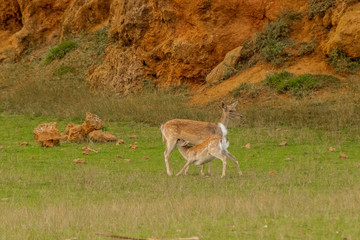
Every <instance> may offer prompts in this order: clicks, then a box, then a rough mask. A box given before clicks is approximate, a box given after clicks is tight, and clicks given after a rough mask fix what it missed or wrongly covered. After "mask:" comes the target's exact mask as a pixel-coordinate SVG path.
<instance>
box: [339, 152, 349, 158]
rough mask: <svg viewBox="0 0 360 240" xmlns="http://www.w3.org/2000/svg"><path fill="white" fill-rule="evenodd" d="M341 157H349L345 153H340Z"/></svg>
mask: <svg viewBox="0 0 360 240" xmlns="http://www.w3.org/2000/svg"><path fill="white" fill-rule="evenodd" d="M339 158H342V159H348V158H349V157H348V155H346V154H345V153H340V155H339Z"/></svg>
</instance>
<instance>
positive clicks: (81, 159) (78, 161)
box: [73, 158, 86, 164]
mask: <svg viewBox="0 0 360 240" xmlns="http://www.w3.org/2000/svg"><path fill="white" fill-rule="evenodd" d="M73 162H74V163H77V164H79V163H80V164H81V163H85V162H86V161H85V159H83V158H76V159H74V160H73Z"/></svg>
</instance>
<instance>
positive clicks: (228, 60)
mask: <svg viewBox="0 0 360 240" xmlns="http://www.w3.org/2000/svg"><path fill="white" fill-rule="evenodd" d="M241 49H242V46H240V47H237V48H235V49H233V50H231V51H230V52H228V53H227V54H226V55H225V58H224V60H223V61H222V62H221V63H219V64H218V65H217V66H216V67H215V68H214V69H213V70H211V72H210V73H209V74H208V75H207V76H206V78H205V81H206V82H207V83H209V84H216V83H218V82H221V81H223V80H226V79H225V78H229V77H230V75H232V74H233V73H235V71H236V64H237V63H238V60H239V58H240V52H241Z"/></svg>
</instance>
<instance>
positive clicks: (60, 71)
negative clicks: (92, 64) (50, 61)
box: [54, 65, 75, 76]
mask: <svg viewBox="0 0 360 240" xmlns="http://www.w3.org/2000/svg"><path fill="white" fill-rule="evenodd" d="M73 71H75V68H74V67H71V66H66V65H61V66H60V67H59V68H58V69H56V71H55V72H54V76H61V75H64V74H67V73H69V72H73Z"/></svg>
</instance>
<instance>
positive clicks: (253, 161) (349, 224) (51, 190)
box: [0, 113, 360, 239]
mask: <svg viewBox="0 0 360 240" xmlns="http://www.w3.org/2000/svg"><path fill="white" fill-rule="evenodd" d="M49 121H57V122H58V124H59V129H64V128H65V126H66V124H67V122H66V120H64V119H56V118H49V117H45V118H44V117H29V116H23V115H9V114H7V113H2V114H1V116H0V126H1V127H0V128H1V131H0V134H1V135H0V139H1V141H0V144H1V146H2V147H1V149H0V159H1V161H0V184H1V187H0V212H1V214H0V236H1V237H0V239H105V238H104V237H101V236H96V235H95V233H106V234H114V235H119V236H128V237H139V238H149V237H159V238H161V237H162V238H176V237H189V236H198V237H200V239H345V238H346V239H358V238H359V237H360V232H359V228H358V222H359V220H360V219H359V215H358V213H359V211H360V204H359V203H360V185H359V174H360V161H359V157H358V156H360V148H359V142H358V141H355V140H354V139H347V138H341V137H340V135H337V134H336V133H333V134H324V133H323V132H319V131H316V130H310V129H298V130H295V129H266V128H234V129H230V130H229V140H230V143H231V146H230V148H229V150H230V152H231V153H232V154H233V155H235V156H236V157H237V159H238V161H239V163H240V167H241V169H242V171H243V173H244V175H243V176H242V177H239V176H238V175H237V172H236V168H235V166H234V164H233V163H232V162H231V161H230V162H228V167H227V176H226V177H225V178H224V179H221V178H220V175H221V168H222V165H221V163H220V161H219V160H214V162H213V173H212V175H211V176H206V177H201V176H200V175H199V172H200V169H199V167H197V166H191V168H190V171H189V175H188V176H179V177H174V176H172V177H169V176H167V175H166V170H165V164H164V160H163V155H162V153H163V150H164V145H163V144H162V142H161V138H160V133H159V128H158V127H152V126H149V125H147V124H143V123H134V122H107V123H106V124H105V125H106V128H107V130H108V131H109V132H112V133H113V134H115V135H116V136H117V137H118V138H122V139H124V141H125V143H124V144H123V145H119V146H116V145H115V144H114V143H92V142H83V143H69V142H62V143H61V145H60V146H58V147H54V148H42V147H40V145H39V144H37V142H36V141H35V140H34V139H33V136H32V130H33V129H34V127H36V126H37V125H38V124H39V123H42V122H49ZM79 123H80V122H79ZM134 134H135V135H137V139H136V140H135V139H131V138H129V137H130V136H131V135H134ZM134 141H137V142H138V146H139V148H138V149H130V148H129V144H132V143H134ZM281 141H287V142H288V145H287V146H285V147H281V146H278V144H279V143H280V142H281ZM22 142H28V143H29V145H21V143H22ZM248 142H250V143H251V144H252V146H253V148H252V149H246V148H244V147H243V146H245V145H246V144H247V143H248ZM330 146H332V147H334V148H336V152H329V150H328V149H329V147H330ZM82 147H91V148H92V149H95V150H97V151H98V153H95V152H90V154H89V155H88V156H83V155H82V152H83V151H82ZM342 152H343V153H346V155H348V157H349V158H348V159H341V158H339V154H340V153H342ZM75 158H84V159H85V160H86V163H85V164H74V163H73V159H75ZM125 159H130V161H128V160H125ZM170 163H171V166H172V168H173V169H174V171H179V170H180V169H181V167H182V166H183V164H184V163H185V161H184V159H182V158H181V156H180V155H179V153H178V152H177V151H174V153H173V154H172V155H171V162H170Z"/></svg>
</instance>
